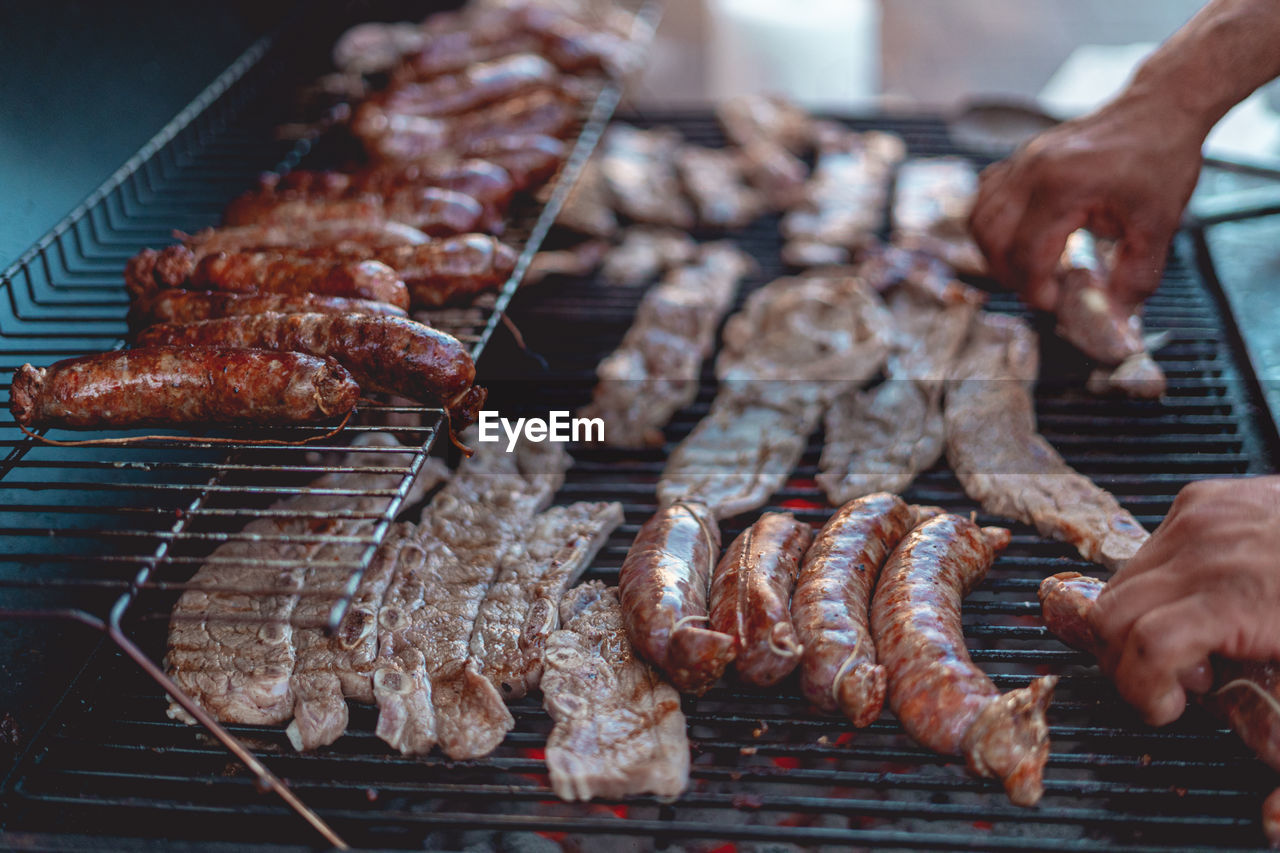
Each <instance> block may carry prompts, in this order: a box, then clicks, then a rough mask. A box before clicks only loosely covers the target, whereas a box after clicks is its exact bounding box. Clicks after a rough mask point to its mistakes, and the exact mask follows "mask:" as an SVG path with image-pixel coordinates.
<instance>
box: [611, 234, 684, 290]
mask: <svg viewBox="0 0 1280 853" xmlns="http://www.w3.org/2000/svg"><path fill="white" fill-rule="evenodd" d="M697 255H698V244H697V243H695V242H694V241H693V238H692V237H690V236H689V235H688V234H687V233H685V232H684V231H677V230H676V229H674V228H652V227H649V226H646V225H633V226H632V227H630V228H628V229H626V230H625V231H624V232H623V236H622V242H621V243H619V244H618V245H617V246H615V247H614V248H613V251H611V252H609V254H608V256H607V257H606V258H605V259H604V269H603V271H602V274H603V276H604V280H605V281H607V282H608V283H609V284H613V285H617V286H620V287H638V286H639V285H642V284H648V283H649V282H650V281H651V280H653V279H654V278H657V277H658V275H659V274H660V273H662V272H664V271H667V270H670V269H673V268H674V267H677V266H680V265H682V264H689V263H693V262H694V260H695V258H696V257H697Z"/></svg>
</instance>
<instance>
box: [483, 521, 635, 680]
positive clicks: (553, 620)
mask: <svg viewBox="0 0 1280 853" xmlns="http://www.w3.org/2000/svg"><path fill="white" fill-rule="evenodd" d="M621 523H622V505H621V504H619V503H575V504H570V505H569V506H557V507H552V508H551V509H549V510H547V511H546V512H543V513H541V514H540V515H538V516H536V517H535V518H534V519H533V523H532V524H531V525H530V527H529V529H528V532H527V534H526V536H525V537H524V538H523V539H522V540H521V541H518V542H514V543H512V544H511V545H510V547H509V548H508V549H507V552H506V554H504V555H503V558H502V563H501V566H500V568H499V570H498V576H497V579H496V580H495V581H494V582H493V585H492V586H491V587H489V591H488V594H487V595H486V596H485V599H484V602H483V603H482V604H481V605H480V612H479V614H478V615H477V616H476V624H475V630H474V631H473V632H472V634H471V652H470V653H471V657H472V659H473V660H475V661H476V662H477V667H478V668H479V670H480V674H481V675H483V676H484V677H485V678H487V679H489V681H491V682H492V683H493V686H494V687H496V688H498V690H499V691H501V693H502V695H503V696H504V697H505V698H507V699H508V700H511V699H519V698H521V697H522V696H524V695H525V694H527V693H528V692H529V691H530V690H533V689H535V688H537V686H538V683H539V682H540V681H541V679H542V668H543V656H544V652H545V646H546V642H547V637H548V636H550V634H551V632H552V631H554V630H555V629H556V627H557V626H558V625H559V618H558V611H557V608H558V607H559V605H560V599H561V598H562V597H563V595H564V593H565V591H566V590H567V589H568V588H569V587H570V586H572V585H573V584H574V583H576V582H577V580H578V578H579V577H580V576H581V575H582V573H583V571H585V570H586V568H587V567H588V566H589V565H590V564H591V561H592V560H593V559H595V555H596V553H597V552H598V551H599V550H600V548H601V547H602V546H603V545H604V543H605V540H607V539H608V538H609V534H610V533H612V532H613V531H614V529H615V528H616V527H617V526H618V525H619V524H621Z"/></svg>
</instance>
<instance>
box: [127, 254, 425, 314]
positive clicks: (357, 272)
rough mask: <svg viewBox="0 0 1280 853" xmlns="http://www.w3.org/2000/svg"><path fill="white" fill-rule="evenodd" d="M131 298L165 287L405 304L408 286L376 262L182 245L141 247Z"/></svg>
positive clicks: (133, 266) (131, 274)
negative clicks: (201, 252) (204, 250)
mask: <svg viewBox="0 0 1280 853" xmlns="http://www.w3.org/2000/svg"><path fill="white" fill-rule="evenodd" d="M125 287H126V289H127V290H128V291H129V293H130V294H131V295H132V296H133V297H134V298H135V299H140V298H143V297H147V296H150V295H152V294H154V293H155V291H156V290H157V289H160V288H167V287H180V288H190V289H192V290H218V291H227V292H233V293H276V294H285V295H295V296H297V295H303V294H310V293H314V294H322V295H326V296H342V297H346V298H349V299H367V300H371V301H373V302H385V303H386V304H388V305H393V306H395V307H396V308H400V309H405V308H408V307H409V290H408V288H407V287H406V286H405V283H404V282H403V281H401V280H400V278H399V277H398V276H397V275H396V273H395V270H393V269H391V268H390V267H389V266H387V265H386V264H383V263H380V262H377V261H366V260H356V259H350V260H343V259H335V258H334V257H332V256H331V257H329V258H322V257H317V258H302V257H297V256H286V255H285V254H283V253H281V252H277V251H267V252H214V253H212V254H209V255H206V256H204V257H203V258H197V256H196V254H195V253H194V252H192V251H191V250H190V249H188V248H187V247H185V246H169V247H167V248H165V249H161V250H160V251H159V252H156V251H154V250H153V249H144V250H143V251H141V252H139V253H138V254H137V255H135V256H134V257H133V259H132V260H131V261H130V262H129V264H128V265H127V266H126V268H125Z"/></svg>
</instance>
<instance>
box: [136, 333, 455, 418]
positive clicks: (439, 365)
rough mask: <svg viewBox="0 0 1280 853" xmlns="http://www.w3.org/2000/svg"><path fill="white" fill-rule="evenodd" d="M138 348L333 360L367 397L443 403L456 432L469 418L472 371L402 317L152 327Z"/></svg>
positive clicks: (448, 339) (446, 339)
mask: <svg viewBox="0 0 1280 853" xmlns="http://www.w3.org/2000/svg"><path fill="white" fill-rule="evenodd" d="M138 342H139V344H140V345H156V344H169V345H176V346H182V345H185V346H224V347H251V348H260V349H272V350H285V351H288V350H292V351H295V352H309V353H311V354H313V355H321V356H331V357H333V358H335V359H337V360H338V361H339V362H341V363H342V364H343V366H345V367H346V368H347V369H348V370H350V371H351V372H352V373H353V374H354V375H355V376H356V379H357V381H359V382H360V385H361V387H362V388H363V389H364V390H365V391H366V392H367V391H381V392H384V393H388V394H398V395H400V396H402V397H408V398H409V399H411V400H418V401H419V402H436V401H437V400H439V401H441V402H443V404H444V406H445V408H447V409H449V410H450V414H451V415H452V417H453V418H454V421H453V426H454V428H456V429H460V428H461V426H462V425H464V424H468V423H471V421H472V419H473V418H474V416H475V411H474V410H470V409H468V408H467V407H468V406H470V405H472V404H473V403H474V402H475V401H474V395H470V394H469V392H470V391H471V390H472V382H473V381H474V380H475V375H476V368H475V363H474V362H472V360H471V355H470V353H468V352H467V349H466V347H464V346H463V345H462V344H461V343H459V341H458V340H457V339H456V338H454V337H452V336H450V335H447V334H445V333H444V332H441V331H439V330H438V329H432V328H430V327H429V326H425V325H423V324H422V323H418V322H416V321H414V320H408V319H405V318H404V317H376V316H368V315H362V314H258V315H256V316H253V317H225V318H223V319H220V320H205V321H203V322H200V323H186V324H173V323H166V324H164V325H159V326H152V327H150V328H149V329H144V330H142V331H141V332H140V333H139V334H138Z"/></svg>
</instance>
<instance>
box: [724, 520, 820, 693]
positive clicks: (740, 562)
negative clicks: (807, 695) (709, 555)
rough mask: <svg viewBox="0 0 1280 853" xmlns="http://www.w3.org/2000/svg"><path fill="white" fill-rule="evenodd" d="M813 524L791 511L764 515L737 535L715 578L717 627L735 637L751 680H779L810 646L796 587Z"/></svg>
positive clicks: (737, 663)
mask: <svg viewBox="0 0 1280 853" xmlns="http://www.w3.org/2000/svg"><path fill="white" fill-rule="evenodd" d="M812 540H813V530H812V529H811V528H810V527H809V525H807V524H805V523H804V522H802V521H796V519H795V516H793V515H792V514H791V513H789V512H769V513H765V514H764V515H762V516H760V518H759V520H757V521H756V523H755V524H753V525H751V526H750V527H748V528H747V529H746V530H744V531H742V533H740V534H739V535H738V538H736V539H734V540H733V543H732V544H731V545H730V546H729V550H728V551H726V552H725V555H724V557H722V558H721V560H720V564H719V565H717V566H716V570H715V574H714V575H713V576H712V578H711V628H712V630H714V631H719V632H720V633H722V634H728V635H729V636H730V637H732V638H733V640H734V653H735V657H734V668H735V669H737V671H738V675H739V676H740V677H741V678H742V680H743V681H745V682H747V683H748V684H756V685H759V686H761V687H767V686H769V685H770V684H777V683H778V682H779V681H781V680H782V679H783V678H785V677H786V676H787V675H788V674H790V672H791V670H793V669H795V668H796V664H798V663H799V662H800V655H801V653H802V652H803V651H804V649H803V648H802V647H801V645H800V642H799V640H797V638H796V629H795V626H794V625H792V624H791V612H790V607H791V590H792V589H794V588H795V585H796V572H797V570H798V569H799V567H800V559H801V558H802V557H803V556H804V553H805V551H807V550H808V548H809V543H810V542H811V541H812Z"/></svg>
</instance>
